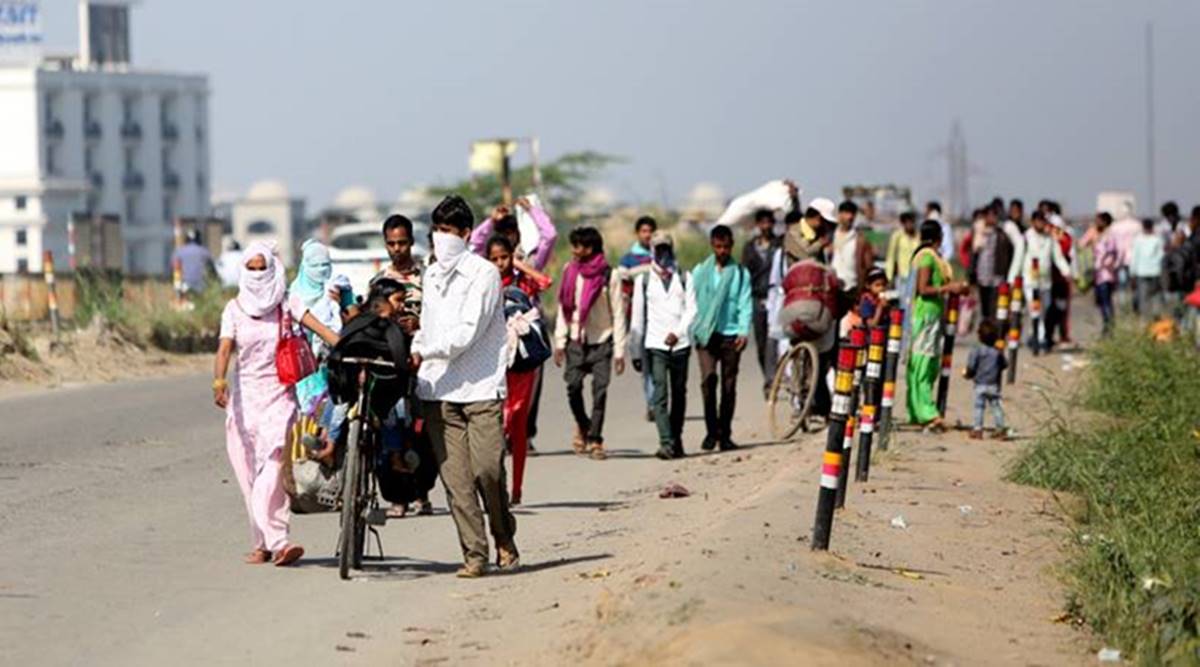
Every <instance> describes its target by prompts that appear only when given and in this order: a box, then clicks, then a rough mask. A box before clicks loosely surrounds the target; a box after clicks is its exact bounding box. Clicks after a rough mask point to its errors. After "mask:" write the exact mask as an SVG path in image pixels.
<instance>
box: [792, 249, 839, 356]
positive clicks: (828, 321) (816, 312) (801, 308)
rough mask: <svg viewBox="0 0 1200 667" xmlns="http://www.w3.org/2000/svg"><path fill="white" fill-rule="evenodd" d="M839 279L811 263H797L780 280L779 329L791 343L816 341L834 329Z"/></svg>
mask: <svg viewBox="0 0 1200 667" xmlns="http://www.w3.org/2000/svg"><path fill="white" fill-rule="evenodd" d="M838 286H839V283H838V279H837V276H836V275H835V274H834V272H833V269H830V268H829V267H827V266H825V265H824V264H821V263H820V262H816V261H813V260H804V261H801V262H797V263H796V264H794V265H793V266H792V267H791V268H790V269H788V272H787V275H786V276H784V279H783V293H784V296H783V307H782V308H781V309H780V311H779V325H780V327H781V328H782V329H783V331H784V332H785V333H786V334H787V335H788V337H789V338H790V339H791V340H792V341H793V342H813V341H816V340H819V339H820V338H821V337H823V336H824V335H825V334H827V333H829V330H830V329H831V328H832V327H834V326H836V325H837V320H838V317H837V315H838V314H837V296H838Z"/></svg>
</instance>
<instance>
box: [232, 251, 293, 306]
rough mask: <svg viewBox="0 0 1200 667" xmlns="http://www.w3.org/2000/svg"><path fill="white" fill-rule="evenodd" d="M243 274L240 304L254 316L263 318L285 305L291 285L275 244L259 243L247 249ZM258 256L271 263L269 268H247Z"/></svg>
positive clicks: (240, 285) (239, 283) (239, 278)
mask: <svg viewBox="0 0 1200 667" xmlns="http://www.w3.org/2000/svg"><path fill="white" fill-rule="evenodd" d="M244 256H245V258H246V259H245V264H243V265H242V268H243V271H242V272H241V274H240V275H239V276H238V295H237V302H238V305H239V306H241V308H242V310H243V311H245V313H246V314H247V315H249V316H250V317H262V316H264V315H266V314H267V313H269V312H271V311H272V310H274V309H275V308H277V307H278V306H279V304H281V303H283V298H284V296H286V294H287V285H286V283H284V279H283V269H282V267H281V266H280V265H279V258H277V257H276V256H275V244H274V243H267V242H264V241H255V242H253V243H251V244H250V245H249V247H247V248H246V254H245V255H244ZM255 257H262V258H263V259H265V260H266V261H267V268H266V269H265V270H262V271H251V270H250V269H248V268H246V266H245V265H246V264H249V263H250V262H251V261H252V260H253V259H254V258H255Z"/></svg>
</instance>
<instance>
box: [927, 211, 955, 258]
mask: <svg viewBox="0 0 1200 667" xmlns="http://www.w3.org/2000/svg"><path fill="white" fill-rule="evenodd" d="M925 219H926V220H936V221H937V223H938V225H940V226H941V228H942V245H941V246H939V247H938V254H939V255H941V256H942V259H944V260H946V261H947V262H951V261H954V230H953V229H951V228H950V223H948V222H946V221H945V220H943V219H942V204H941V202H937V201H931V202H929V203H928V204H926V205H925Z"/></svg>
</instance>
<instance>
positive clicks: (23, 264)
mask: <svg viewBox="0 0 1200 667" xmlns="http://www.w3.org/2000/svg"><path fill="white" fill-rule="evenodd" d="M17 273H29V260H27V259H18V260H17Z"/></svg>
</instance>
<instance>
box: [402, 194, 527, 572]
mask: <svg viewBox="0 0 1200 667" xmlns="http://www.w3.org/2000/svg"><path fill="white" fill-rule="evenodd" d="M432 218H433V251H434V255H435V256H436V257H437V260H436V261H435V262H434V263H433V264H431V265H430V267H429V268H428V270H427V271H426V273H425V276H424V285H423V290H424V291H423V294H422V297H423V300H424V301H423V304H422V310H421V328H420V329H419V330H418V331H417V334H416V336H415V337H414V339H413V352H414V354H413V360H414V362H416V363H417V364H419V366H420V369H419V370H418V372H417V396H418V398H420V399H421V400H422V401H423V407H424V416H425V419H426V421H427V423H428V426H429V435H430V438H431V440H432V441H433V450H434V455H435V456H436V457H437V461H438V467H439V469H440V471H441V475H442V484H443V485H444V486H445V488H446V497H447V500H448V501H449V504H450V512H451V515H452V516H453V517H454V525H455V526H456V527H457V528H458V539H459V543H460V545H461V546H462V551H463V560H464V561H465V565H464V566H463V567H462V569H460V570H459V571H458V576H460V577H463V578H476V577H480V576H483V575H484V574H485V573H486V572H487V562H488V542H487V534H486V533H485V532H484V526H483V514H484V511H485V510H486V512H487V515H488V525H489V527H490V528H491V532H492V537H493V538H494V539H495V541H496V552H497V554H498V558H497V563H498V565H499V566H500V569H502V570H512V569H515V568H517V567H518V566H519V565H520V558H519V556H518V553H517V545H516V542H515V541H514V540H513V535H514V534H515V533H516V529H517V522H516V519H514V518H513V515H512V513H511V512H510V511H509V506H508V495H507V493H506V492H505V483H506V480H505V474H504V432H503V423H502V407H503V405H502V404H503V401H504V397H505V394H506V391H507V388H506V386H505V371H506V369H507V358H506V354H505V346H506V342H507V338H506V332H505V325H504V311H503V306H502V302H501V299H500V273H499V272H498V271H497V270H496V267H495V266H494V265H492V263H491V262H489V261H487V260H486V259H484V258H482V257H480V256H478V255H475V254H473V253H471V252H470V251H469V250H468V248H467V239H468V238H469V237H470V235H471V228H472V227H473V226H474V224H475V216H474V215H473V214H472V213H471V207H470V206H469V205H467V202H466V201H464V200H463V199H462V198H461V197H459V196H457V195H451V196H449V197H446V198H445V199H443V200H442V202H441V203H440V204H438V205H437V208H435V209H434V210H433V216H432ZM480 497H482V500H483V508H480V506H479V501H480Z"/></svg>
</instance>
